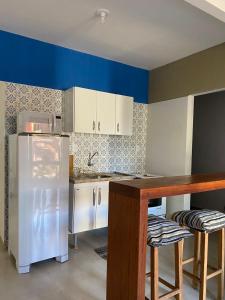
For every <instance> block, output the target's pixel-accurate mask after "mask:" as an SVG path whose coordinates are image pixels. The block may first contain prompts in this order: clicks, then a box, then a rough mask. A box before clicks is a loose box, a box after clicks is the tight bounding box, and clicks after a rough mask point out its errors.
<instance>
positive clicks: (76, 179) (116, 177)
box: [70, 172, 136, 184]
mask: <svg viewBox="0 0 225 300" xmlns="http://www.w3.org/2000/svg"><path fill="white" fill-rule="evenodd" d="M101 175H105V176H107V177H95V178H91V177H87V176H85V175H82V174H81V175H79V176H70V182H72V183H74V184H78V183H88V182H100V181H121V180H132V179H134V178H135V177H136V176H135V175H128V174H123V173H116V172H115V173H105V172H104V173H101Z"/></svg>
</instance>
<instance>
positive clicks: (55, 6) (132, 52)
mask: <svg viewBox="0 0 225 300" xmlns="http://www.w3.org/2000/svg"><path fill="white" fill-rule="evenodd" d="M102 7H103V8H107V9H109V10H110V15H109V17H108V20H107V22H106V23H105V24H104V25H101V24H100V22H99V20H97V19H96V17H95V11H96V9H98V8H102ZM0 29H2V30H6V31H10V32H14V33H18V34H22V35H25V36H28V37H33V38H36V39H39V40H42V41H47V42H50V43H53V44H57V45H61V46H65V47H68V48H72V49H75V50H80V51H83V52H87V53H91V54H95V55H97V56H101V57H105V58H110V59H112V60H116V61H120V62H123V63H127V64H130V65H134V66H138V67H143V68H146V69H153V68H156V67H158V66H161V65H164V64H167V63H169V62H172V61H175V60H177V59H179V58H182V57H185V56H188V55H190V54H192V53H195V52H198V51H201V50H204V49H206V48H209V47H212V46H214V45H217V44H220V43H223V42H224V41H225V23H223V22H221V21H219V20H218V19H216V18H214V17H212V16H210V15H208V14H206V13H205V12H203V11H201V10H199V9H197V8H196V7H194V6H192V5H190V4H188V3H187V2H185V1H183V0H61V1H59V0H19V1H16V0H0Z"/></svg>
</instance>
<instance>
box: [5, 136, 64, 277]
mask: <svg viewBox="0 0 225 300" xmlns="http://www.w3.org/2000/svg"><path fill="white" fill-rule="evenodd" d="M68 157H69V137H68V136H62V135H47V134H27V133H21V134H15V135H11V136H9V245H8V247H9V253H11V254H12V255H13V256H14V257H15V260H16V267H17V270H18V272H19V273H27V272H29V271H30V265H31V264H32V263H35V262H38V261H42V260H46V259H49V258H56V260H57V261H59V262H64V261H66V260H68V200H69V161H68Z"/></svg>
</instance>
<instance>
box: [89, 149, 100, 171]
mask: <svg viewBox="0 0 225 300" xmlns="http://www.w3.org/2000/svg"><path fill="white" fill-rule="evenodd" d="M95 155H98V152H97V151H96V152H95V153H94V154H93V155H91V152H90V153H89V157H88V164H87V165H88V167H91V166H93V165H94V164H93V162H92V159H93V158H94V156H95Z"/></svg>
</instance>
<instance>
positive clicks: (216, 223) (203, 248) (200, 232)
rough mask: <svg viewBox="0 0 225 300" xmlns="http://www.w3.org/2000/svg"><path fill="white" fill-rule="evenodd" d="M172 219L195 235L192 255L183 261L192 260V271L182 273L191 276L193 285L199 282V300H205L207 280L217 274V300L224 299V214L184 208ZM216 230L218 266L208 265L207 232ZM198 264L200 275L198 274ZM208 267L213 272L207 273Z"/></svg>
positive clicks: (189, 261)
mask: <svg viewBox="0 0 225 300" xmlns="http://www.w3.org/2000/svg"><path fill="white" fill-rule="evenodd" d="M172 219H173V220H174V221H176V222H177V223H179V224H180V225H181V226H185V227H189V228H190V229H191V231H193V233H194V235H195V242H194V256H193V257H191V258H189V259H186V260H184V261H183V263H182V264H183V265H186V264H189V263H191V262H193V272H192V273H191V272H188V271H186V270H183V272H184V274H185V275H187V276H189V277H190V278H192V280H193V287H195V288H196V287H197V284H198V283H200V292H199V300H206V288H207V281H208V280H209V279H211V278H213V277H215V276H218V295H217V299H218V300H224V257H225V255H224V252H225V246H224V240H225V238H224V232H225V214H223V213H221V212H218V211H213V210H186V211H180V212H177V213H175V214H174V215H173V217H172ZM216 231H217V232H218V234H219V249H218V250H219V251H218V267H217V268H215V267H212V266H209V265H208V239H209V233H212V232H216ZM199 265H200V276H199ZM208 268H209V269H211V270H212V271H213V272H212V273H210V274H208Z"/></svg>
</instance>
